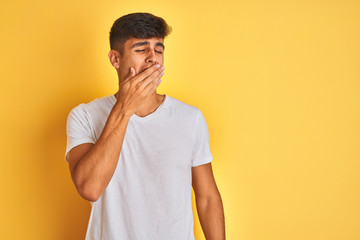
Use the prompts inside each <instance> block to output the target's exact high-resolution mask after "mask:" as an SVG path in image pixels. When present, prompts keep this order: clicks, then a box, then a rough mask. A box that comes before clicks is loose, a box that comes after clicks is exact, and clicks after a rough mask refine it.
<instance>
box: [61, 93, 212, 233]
mask: <svg viewBox="0 0 360 240" xmlns="http://www.w3.org/2000/svg"><path fill="white" fill-rule="evenodd" d="M115 102H116V97H115V96H114V95H109V96H105V97H102V98H99V99H95V100H93V101H91V102H89V103H87V104H84V103H82V104H80V105H78V106H76V107H75V108H73V109H72V110H71V112H70V113H69V115H68V119H67V126H66V131H67V147H66V153H65V160H66V154H67V153H68V152H69V151H70V150H71V149H72V148H73V147H75V146H77V145H79V144H82V143H95V142H96V141H97V140H98V138H99V136H100V134H101V132H102V130H103V128H104V126H105V123H106V120H107V118H108V116H109V114H110V111H111V109H112V107H113V106H114V104H115ZM211 161H212V155H211V152H210V148H209V133H208V128H207V124H206V121H205V118H204V116H203V114H202V113H201V111H200V109H198V108H196V107H194V106H191V105H188V104H186V103H184V102H181V101H180V100H177V99H175V98H172V97H170V96H168V95H165V99H164V101H163V102H162V104H161V105H160V106H159V107H158V108H157V109H156V110H155V111H154V112H153V113H151V114H149V115H147V116H145V117H139V116H137V115H136V114H133V115H132V116H131V118H130V120H129V123H128V126H127V129H126V133H125V137H124V141H123V145H122V149H121V153H120V156H119V160H118V164H117V167H116V169H115V172H114V175H113V177H112V179H111V180H110V182H109V184H108V186H107V187H106V189H105V191H104V192H103V194H102V195H101V196H100V198H99V199H98V200H97V201H96V202H90V203H91V206H92V207H91V214H90V219H89V223H88V228H87V233H86V240H100V239H101V240H169V239H171V240H193V239H195V238H194V227H193V223H194V219H193V212H192V205H191V203H192V202H191V191H192V190H191V186H192V176H191V167H195V166H198V165H201V164H206V163H209V162H211Z"/></svg>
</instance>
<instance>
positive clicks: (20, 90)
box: [0, 0, 360, 240]
mask: <svg viewBox="0 0 360 240" xmlns="http://www.w3.org/2000/svg"><path fill="white" fill-rule="evenodd" d="M139 11H144V12H151V13H153V14H155V15H159V16H161V17H163V18H164V19H165V20H166V21H167V22H168V23H169V24H170V25H171V26H172V28H173V32H172V33H171V34H170V35H169V37H168V38H166V39H165V45H166V50H165V64H164V65H165V67H166V70H165V75H164V77H163V82H162V83H161V85H160V87H159V93H162V94H163V93H166V94H168V95H170V96H172V97H175V98H178V99H179V100H181V101H184V102H186V103H189V104H191V105H194V106H196V107H199V108H200V109H201V110H202V112H203V113H204V116H205V118H206V121H207V124H208V128H209V133H210V148H211V151H212V154H213V157H214V160H213V168H214V174H215V179H216V181H217V185H218V188H219V190H220V193H221V195H222V199H223V203H224V208H225V219H226V233H227V239H230V240H238V239H239V240H240V239H241V240H289V239H291V240H304V239H307V240H322V239H326V240H335V239H336V240H359V239H360V228H359V226H360V174H359V170H360V127H359V123H360V95H359V94H360V70H359V69H360V68H359V67H360V47H359V46H360V44H359V43H360V2H359V1H355V0H353V1H351V0H344V1H340V0H338V1H332V0H329V1H325V0H324V1H318V0H313V1H310V0H305V1H300V0H294V1H281V0H273V1H261V0H254V1H250V0H249V1H235V0H234V1H230V0H222V1H199V0H198V1H196V0H192V1H190V0H183V1H164V0H159V1H144V0H139V1H130V0H126V1H113V0H107V1H89V0H88V1H84V0H79V1H69V0H62V1H59V0H57V1H40V0H33V1H19V0H15V1H2V2H1V6H0V24H1V25H0V31H1V38H0V50H1V52H0V79H1V87H0V89H1V92H0V98H1V99H0V104H1V105H0V106H1V109H0V110H1V120H0V121H1V122H0V127H1V130H0V131H1V168H0V169H1V170H0V181H1V195H0V216H1V217H0V239H31V240H33V239H34V240H35V239H36V240H38V239H41V240H42V239H56V240H63V239H66V240H75V239H84V237H85V232H86V228H87V223H88V218H89V213H90V204H89V202H87V201H86V200H84V199H82V198H81V197H80V196H79V195H78V193H77V192H76V189H75V187H74V185H73V183H72V181H71V177H70V174H69V170H68V165H67V163H66V162H65V160H64V154H65V146H66V132H65V126H66V118H67V115H68V113H69V111H70V110H71V109H72V108H73V107H75V106H76V105H78V104H80V103H82V102H89V101H91V100H93V99H94V98H97V97H102V96H106V95H109V94H114V93H115V92H116V91H117V75H116V72H115V70H114V69H113V68H112V66H111V65H110V63H109V60H108V58H107V54H108V51H109V42H108V34H109V31H110V28H111V25H112V23H113V22H114V20H115V19H117V18H118V17H120V16H122V15H124V14H127V13H131V12H139ZM193 201H194V198H193ZM193 203H194V202H193ZM194 207H195V205H194ZM195 209H196V208H194V216H195V235H196V239H197V240H202V239H205V238H204V237H203V233H202V231H201V226H200V224H199V221H198V218H197V212H196V210H195Z"/></svg>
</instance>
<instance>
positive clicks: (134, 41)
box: [119, 37, 164, 79]
mask: <svg viewBox="0 0 360 240" xmlns="http://www.w3.org/2000/svg"><path fill="white" fill-rule="evenodd" d="M163 42H164V39H162V38H156V37H154V38H147V39H138V38H130V39H128V40H127V41H126V42H125V43H124V47H123V54H122V55H120V58H119V59H120V60H119V75H120V78H121V79H124V78H125V77H126V76H127V75H128V74H129V70H130V67H133V68H134V69H135V72H136V74H139V73H141V72H142V71H144V70H145V69H147V68H148V67H150V66H152V65H153V64H155V63H156V64H160V65H161V66H162V65H163V62H164V44H163Z"/></svg>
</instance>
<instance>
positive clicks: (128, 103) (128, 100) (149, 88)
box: [115, 64, 164, 116]
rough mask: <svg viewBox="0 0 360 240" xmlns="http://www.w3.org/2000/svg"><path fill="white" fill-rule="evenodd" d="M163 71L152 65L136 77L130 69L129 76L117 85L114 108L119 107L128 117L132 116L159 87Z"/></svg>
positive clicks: (158, 66)
mask: <svg viewBox="0 0 360 240" xmlns="http://www.w3.org/2000/svg"><path fill="white" fill-rule="evenodd" d="M163 70H164V67H161V66H160V65H158V64H154V65H152V66H151V67H149V68H148V69H146V70H145V71H143V72H141V73H139V74H138V75H137V74H136V72H135V69H134V68H132V67H131V68H130V72H129V75H128V76H127V77H126V79H125V80H124V81H123V82H122V83H120V85H119V91H118V94H117V102H116V104H115V105H116V107H120V108H121V109H122V110H123V111H124V112H125V113H126V114H128V115H129V116H131V115H133V114H134V113H135V112H136V111H137V110H138V109H139V108H140V107H141V106H142V105H143V104H144V103H145V102H146V101H147V100H148V99H149V98H150V96H151V95H152V94H153V93H154V91H155V89H156V88H157V87H158V86H159V84H160V82H161V81H160V78H161V77H162V75H163V74H164V72H163Z"/></svg>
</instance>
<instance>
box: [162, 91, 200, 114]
mask: <svg viewBox="0 0 360 240" xmlns="http://www.w3.org/2000/svg"><path fill="white" fill-rule="evenodd" d="M167 97H168V98H169V99H168V100H169V106H170V107H173V108H175V109H176V111H177V112H179V113H181V114H182V115H184V116H187V117H190V116H194V117H195V118H196V117H197V116H198V115H199V113H201V111H200V109H199V108H198V107H196V106H194V105H191V104H189V103H185V102H184V101H182V100H179V99H176V98H173V97H170V96H168V95H167Z"/></svg>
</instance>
